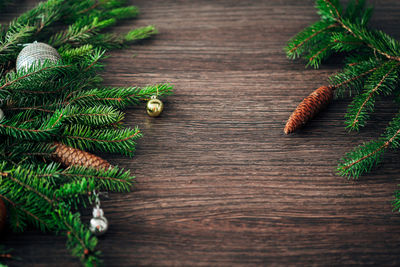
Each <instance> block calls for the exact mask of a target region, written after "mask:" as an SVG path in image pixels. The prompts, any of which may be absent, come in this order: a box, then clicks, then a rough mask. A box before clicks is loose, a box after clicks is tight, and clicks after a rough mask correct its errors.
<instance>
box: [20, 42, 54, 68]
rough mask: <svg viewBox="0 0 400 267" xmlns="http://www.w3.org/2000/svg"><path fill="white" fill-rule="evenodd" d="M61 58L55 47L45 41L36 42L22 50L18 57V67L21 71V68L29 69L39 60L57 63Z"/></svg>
mask: <svg viewBox="0 0 400 267" xmlns="http://www.w3.org/2000/svg"><path fill="white" fill-rule="evenodd" d="M60 60H61V56H60V54H58V52H57V50H56V49H55V48H54V47H52V46H50V45H48V44H45V43H38V42H34V43H31V44H28V45H27V46H25V47H24V49H22V50H21V52H20V53H19V55H18V57H17V63H16V68H17V71H19V70H21V69H28V68H30V67H31V66H32V65H33V64H35V63H38V62H40V63H44V62H45V61H49V62H52V63H57V62H58V61H60Z"/></svg>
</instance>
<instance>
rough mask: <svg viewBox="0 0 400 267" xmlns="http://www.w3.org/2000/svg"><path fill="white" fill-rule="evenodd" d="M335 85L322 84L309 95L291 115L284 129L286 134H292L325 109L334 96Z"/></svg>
mask: <svg viewBox="0 0 400 267" xmlns="http://www.w3.org/2000/svg"><path fill="white" fill-rule="evenodd" d="M333 90H334V87H331V86H321V87H320V88H318V89H317V90H315V91H314V92H312V93H311V94H310V95H309V96H307V97H306V98H305V99H304V100H303V101H302V102H301V103H300V104H299V105H298V106H297V108H296V109H295V110H294V111H293V113H292V115H290V117H289V119H288V121H287V122H286V126H285V129H284V132H285V134H290V133H292V132H294V131H296V130H297V129H299V128H301V127H302V126H303V125H304V124H306V123H307V122H308V121H309V120H311V119H312V118H313V117H314V116H315V115H317V114H318V113H319V112H320V111H321V110H322V109H324V108H325V107H326V106H327V105H328V104H329V103H330V102H331V100H332V98H333Z"/></svg>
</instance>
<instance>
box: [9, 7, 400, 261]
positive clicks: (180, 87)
mask: <svg viewBox="0 0 400 267" xmlns="http://www.w3.org/2000/svg"><path fill="white" fill-rule="evenodd" d="M35 2H36V1H33V0H31V1H22V2H21V6H23V7H24V8H23V9H27V8H28V7H30V6H32V5H33V4H34V3H35ZM132 2H133V1H132ZM372 2H373V3H374V4H375V5H376V13H375V16H374V20H373V24H374V26H376V27H378V28H381V29H383V30H385V31H387V32H389V33H390V34H392V35H394V36H396V37H397V38H399V37H400V24H399V20H398V19H399V15H400V2H399V1H398V0H381V1H378V0H375V1H372ZM134 4H136V5H137V6H139V7H140V8H141V12H142V13H141V16H140V17H139V18H138V19H137V20H134V21H129V22H124V23H122V24H121V25H120V26H118V27H117V28H118V30H128V29H130V28H132V27H135V26H142V25H147V24H155V25H157V27H158V29H159V31H160V34H159V35H158V36H157V37H156V38H154V39H152V40H151V41H147V42H145V43H143V44H142V45H139V46H135V47H132V48H130V49H128V50H124V51H116V52H113V53H111V57H110V58H109V59H108V60H107V63H108V67H107V69H106V72H105V73H104V77H105V80H106V83H107V84H108V85H112V86H129V85H146V84H154V83H160V82H170V83H172V84H174V85H175V88H176V90H175V95H174V96H172V97H169V98H168V99H167V100H166V101H165V103H166V108H165V112H164V114H163V115H162V117H160V118H157V119H152V118H149V117H148V116H147V115H145V112H144V109H143V106H141V107H138V108H133V109H130V110H128V115H127V120H126V122H127V124H129V125H135V124H138V125H139V126H140V127H141V128H142V130H143V132H144V134H145V137H144V138H143V139H142V140H141V141H140V142H139V144H138V149H137V153H136V156H135V157H134V158H132V159H127V158H124V157H119V156H115V157H110V160H111V161H112V162H113V163H115V164H119V165H120V166H123V167H126V168H131V169H132V170H133V171H134V173H135V174H136V176H137V185H136V188H135V189H134V191H133V192H132V193H129V194H113V195H112V196H111V199H109V200H106V201H104V202H103V208H104V209H105V213H106V215H107V217H108V219H109V221H110V230H109V232H108V233H107V234H106V235H105V236H104V237H102V238H101V242H100V246H99V247H100V249H101V250H102V251H103V254H104V260H105V263H106V265H107V266H135V265H140V266H141V265H152V266H165V265H177V266H179V265H181V266H194V265H199V266H233V265H248V266H252V265H254V266H255V265H300V266H303V265H343V264H345V265H349V264H363V265H399V264H400V253H399V252H400V245H399V243H400V215H399V214H398V213H393V212H392V211H391V200H392V198H393V192H394V190H396V189H397V184H399V181H400V177H399V171H400V166H399V165H400V164H399V156H400V153H396V152H392V153H389V154H387V157H386V160H385V162H384V164H383V165H382V166H383V167H382V168H379V169H377V170H376V171H374V172H373V173H372V174H370V175H368V176H365V177H363V178H362V179H360V180H359V181H347V180H345V179H343V178H340V177H337V176H336V175H335V166H336V162H337V160H338V159H339V158H340V157H341V156H342V155H343V153H345V152H346V151H348V150H349V149H351V148H352V147H353V146H355V145H357V144H360V143H362V142H363V141H366V140H369V139H371V138H374V137H376V136H378V135H379V134H380V132H381V129H382V128H383V127H384V126H385V125H386V124H387V122H388V120H390V118H391V116H392V114H393V113H394V112H396V108H395V107H394V106H393V105H392V104H391V102H390V101H385V102H384V103H381V104H380V105H379V106H378V108H377V111H378V112H377V114H376V115H374V116H373V119H372V120H371V122H370V123H369V125H368V126H367V127H366V129H364V130H363V131H362V132H361V133H359V134H348V133H347V132H346V130H345V129H344V127H343V115H344V113H345V110H346V105H347V104H348V101H340V102H335V103H334V104H332V105H331V106H330V107H329V108H328V110H327V111H326V112H323V113H322V114H321V115H320V116H319V117H318V118H317V119H316V120H314V121H313V122H312V123H311V124H309V125H308V126H307V127H306V128H305V129H304V130H302V131H301V132H299V133H298V134H294V135H291V136H285V135H284V134H283V132H282V129H283V126H284V123H285V120H286V119H287V117H288V116H289V114H290V112H291V111H292V110H293V109H294V108H295V106H296V105H297V103H298V102H299V101H300V100H301V99H302V98H303V97H305V96H306V95H307V94H308V93H310V92H311V91H312V90H314V89H316V88H317V87H319V86H320V85H323V84H325V83H326V78H327V77H328V76H329V75H330V74H332V73H333V72H335V71H336V70H337V69H338V68H339V67H340V65H339V64H338V62H337V60H332V61H331V62H328V63H327V64H326V65H325V66H324V67H323V68H322V69H320V70H311V69H305V68H304V62H301V61H298V62H290V61H289V60H287V59H286V58H285V54H284V53H283V50H282V48H283V46H284V45H285V43H286V41H287V40H288V39H289V38H290V37H291V36H292V35H294V34H295V33H297V32H298V31H299V30H301V29H302V28H303V27H305V26H306V25H308V24H310V23H312V22H313V21H315V20H316V19H317V15H316V13H315V10H314V8H313V5H314V1H313V0H301V1H300V0H263V1H261V0H260V1H255V0H235V1H230V0H218V1H215V0H192V1H189V0H187V1H183V0H180V1H176V0H162V1H161V0H154V1H148V0H137V1H134ZM20 10H22V9H20ZM9 17H12V15H9ZM7 18H8V17H7ZM5 19H6V18H3V19H2V20H3V21H4V20H5ZM5 243H6V245H7V246H10V247H13V248H14V249H15V255H17V256H20V257H22V258H23V260H22V261H13V262H10V266H28V265H29V266H31V265H34V266H79V261H78V260H76V259H74V258H72V257H70V256H69V252H68V251H67V250H66V249H65V240H64V238H63V237H54V236H53V235H50V234H49V235H44V234H41V233H38V232H29V233H24V234H21V235H15V234H8V235H7V236H6V238H5Z"/></svg>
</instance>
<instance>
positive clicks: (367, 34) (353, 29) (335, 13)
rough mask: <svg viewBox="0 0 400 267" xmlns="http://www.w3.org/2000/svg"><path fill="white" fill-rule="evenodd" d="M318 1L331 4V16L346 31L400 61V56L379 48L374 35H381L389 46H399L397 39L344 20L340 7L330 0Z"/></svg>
mask: <svg viewBox="0 0 400 267" xmlns="http://www.w3.org/2000/svg"><path fill="white" fill-rule="evenodd" d="M318 2H321V3H322V2H325V4H327V5H328V6H330V13H331V15H332V16H331V18H332V19H334V20H335V21H336V22H337V23H339V24H340V25H341V26H342V27H343V28H344V29H345V30H346V31H348V32H349V33H350V34H351V35H353V36H354V37H355V38H357V39H359V40H360V41H362V42H364V43H365V44H366V45H367V46H368V47H369V48H371V49H372V50H374V51H376V52H378V53H379V54H381V55H383V56H384V57H386V58H388V59H389V60H395V61H400V56H395V55H392V54H390V53H388V52H385V51H383V49H380V48H378V46H377V45H376V44H377V43H376V42H374V41H373V40H374V38H373V37H374V35H378V37H381V39H382V40H384V41H385V44H388V46H390V45H392V44H396V46H397V47H400V45H399V44H398V42H397V41H395V40H394V39H392V38H390V37H389V36H388V35H386V34H384V33H383V32H380V31H375V32H371V31H368V30H367V29H366V28H365V27H359V26H356V25H355V24H352V23H350V22H349V21H345V20H343V18H342V17H341V14H340V11H339V9H338V7H337V6H335V5H334V4H332V2H331V1H330V0H318ZM337 2H338V1H337ZM371 41H372V43H371Z"/></svg>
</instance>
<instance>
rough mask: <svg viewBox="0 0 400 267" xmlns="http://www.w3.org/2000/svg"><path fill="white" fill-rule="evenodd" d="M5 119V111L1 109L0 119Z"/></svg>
mask: <svg viewBox="0 0 400 267" xmlns="http://www.w3.org/2000/svg"><path fill="white" fill-rule="evenodd" d="M3 119H4V112H3V110H1V109H0V121H2V120H3Z"/></svg>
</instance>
